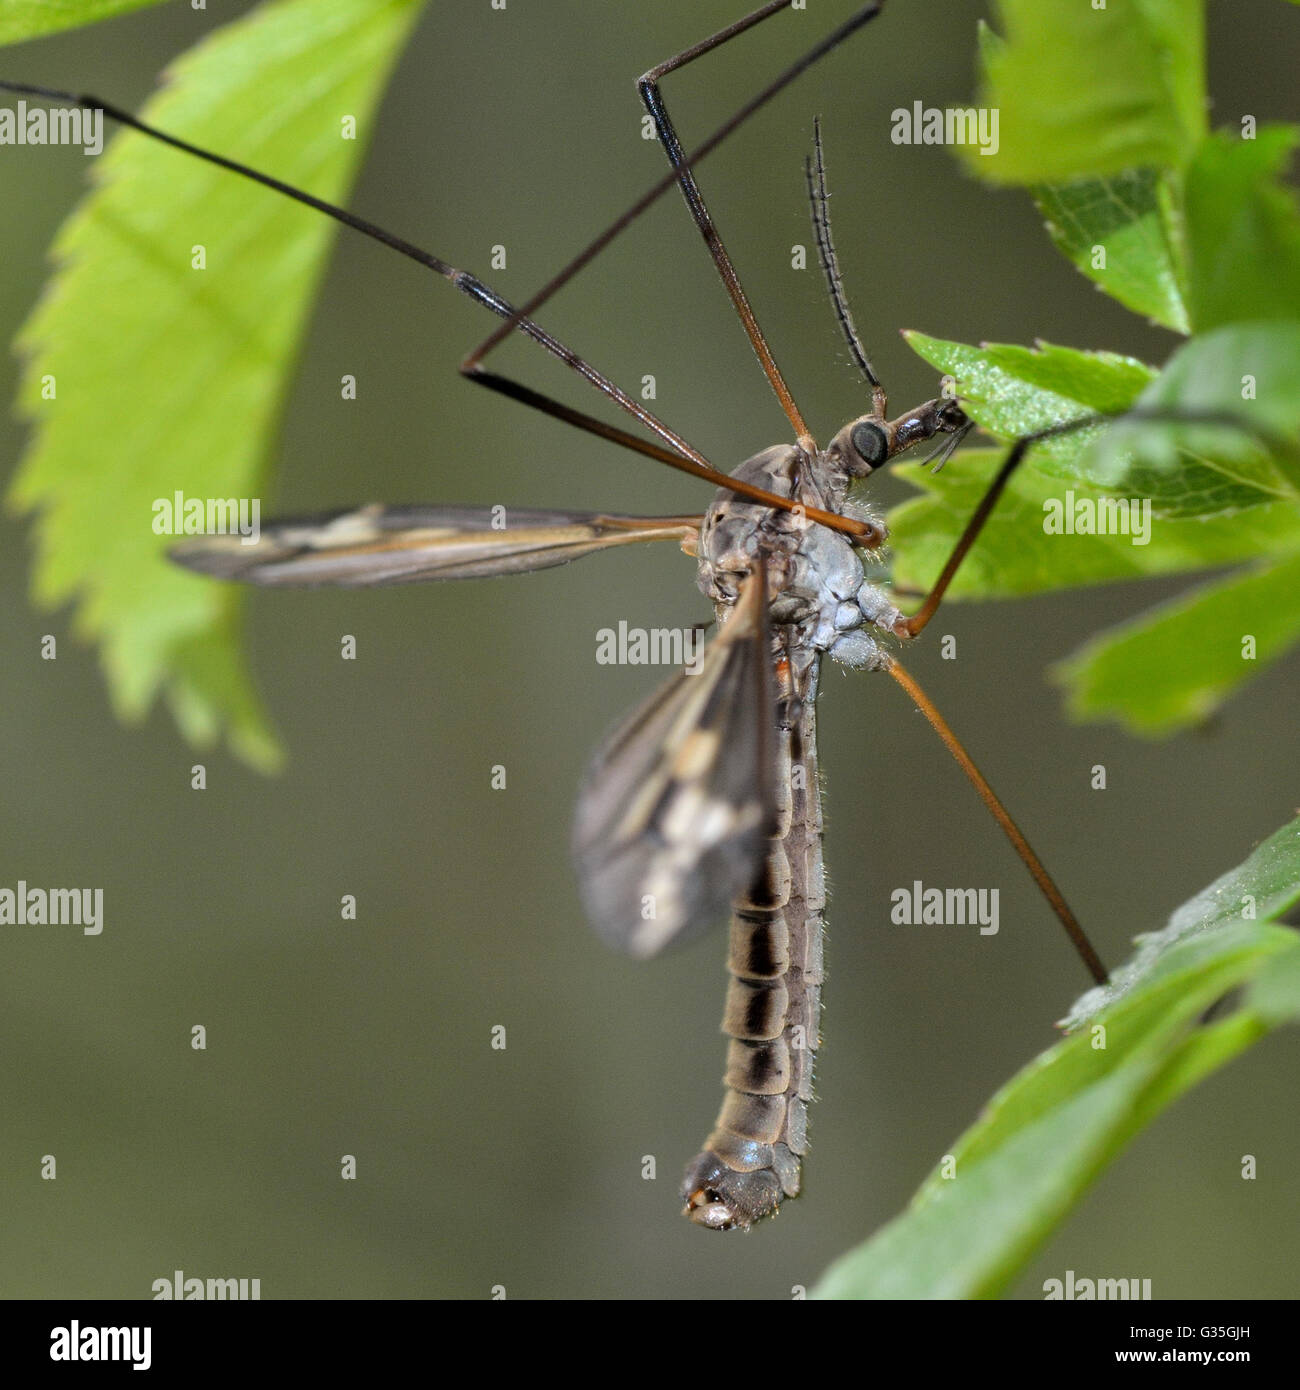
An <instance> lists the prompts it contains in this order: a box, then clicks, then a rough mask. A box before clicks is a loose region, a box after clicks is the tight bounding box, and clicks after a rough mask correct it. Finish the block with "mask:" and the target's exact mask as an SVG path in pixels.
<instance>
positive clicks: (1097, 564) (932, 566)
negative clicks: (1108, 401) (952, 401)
mask: <svg viewBox="0 0 1300 1390" xmlns="http://www.w3.org/2000/svg"><path fill="white" fill-rule="evenodd" d="M1005 456H1006V455H1005V451H1004V450H986V449H978V450H970V451H966V452H963V453H961V454H959V455H958V456H957V457H956V458H955V459H954V460H953V461H952V462H951V463H950V464H949V465H948V466H947V467H946V468H945V469H944V470H943V472H942V473H938V474H935V473H932V472H931V471H930V470H929V469H928V468H925V467H923V466H922V465H921V464H915V463H913V464H899V465H895V470H894V471H895V473H896V474H897V475H898V476H899V477H902V478H904V479H905V480H906V481H907V482H909V483H912V484H914V485H915V486H916V487H918V488H919V489H921V491H922V493H923V495H922V496H920V497H913V498H910V499H909V500H908V501H906V502H903V503H902V504H901V505H899V506H898V507H896V508H894V510H893V511H892V512H891V513H890V514H889V517H888V518H887V520H888V524H889V530H890V533H891V537H892V540H891V546H892V554H891V568H892V572H893V578H894V583H895V584H897V585H899V586H900V587H903V588H907V589H912V590H915V591H917V592H924V591H926V590H928V589H929V588H930V586H931V585H932V584H933V583H934V581H935V580H936V579H937V578H938V577H939V573H940V571H941V570H942V568H943V566H944V564H945V562H946V561H947V559H948V556H949V555H951V554H952V550H953V547H954V546H955V545H956V544H957V540H958V537H959V536H960V535H961V533H962V531H963V530H964V529H965V526H966V523H967V522H968V521H969V520H970V518H971V516H972V514H973V513H974V511H975V508H976V507H977V506H978V505H979V502H980V499H981V498H982V497H983V496H984V493H985V492H986V491H987V489H988V486H989V484H990V483H991V482H992V481H993V476H994V474H995V473H996V472H997V469H998V466H999V465H1000V464H1001V462H1002V460H1003V459H1004V458H1005ZM1113 496H1114V494H1113V493H1110V492H1107V491H1105V490H1103V489H1101V488H1097V487H1094V486H1092V485H1090V484H1089V483H1086V482H1083V481H1076V482H1073V483H1071V484H1070V485H1069V486H1068V487H1067V486H1065V485H1063V483H1062V482H1061V481H1060V480H1058V479H1055V478H1052V477H1050V476H1048V475H1045V474H1042V473H1039V472H1037V471H1036V470H1035V469H1032V468H1027V467H1023V468H1020V469H1018V470H1017V471H1016V473H1015V474H1014V475H1013V476H1012V479H1011V482H1010V484H1009V485H1008V487H1007V490H1006V492H1005V493H1004V494H1003V496H1002V499H1001V500H1000V501H999V503H998V505H997V507H996V508H995V509H994V512H993V515H992V516H991V517H990V518H989V520H988V521H987V522H986V523H985V526H984V529H983V531H981V533H980V537H979V540H978V541H977V542H976V544H975V546H974V548H973V549H972V550H971V551H970V553H969V554H968V555H967V556H966V559H965V560H964V561H963V562H962V566H961V568H960V569H959V570H958V571H957V577H956V579H954V580H953V583H952V587H951V588H950V589H949V590H948V594H947V597H946V599H945V602H951V601H952V600H954V599H957V600H960V599H971V598H1021V597H1024V596H1026V595H1028V594H1040V593H1053V592H1056V591H1058V590H1061V589H1072V588H1078V587H1080V586H1083V585H1089V584H1111V583H1116V582H1118V581H1120V580H1125V579H1144V578H1150V577H1153V576H1156V575H1162V574H1180V573H1185V572H1190V571H1195V570H1204V569H1213V568H1215V567H1217V566H1220V565H1229V564H1238V563H1242V562H1245V561H1249V560H1254V559H1257V558H1259V557H1260V556H1265V555H1286V554H1291V553H1295V552H1297V551H1300V507H1297V506H1296V505H1294V504H1292V503H1285V502H1277V503H1273V504H1272V505H1269V506H1262V507H1257V508H1255V509H1254V510H1253V511H1252V512H1251V513H1250V524H1249V526H1245V525H1242V524H1241V523H1240V521H1239V520H1238V519H1237V517H1236V516H1235V515H1228V516H1216V517H1206V518H1185V519H1182V520H1177V519H1172V520H1171V519H1165V518H1160V517H1152V518H1150V519H1149V527H1150V529H1149V531H1148V532H1147V535H1148V537H1149V539H1148V541H1147V543H1146V544H1135V543H1134V542H1135V539H1136V540H1139V541H1140V540H1141V535H1140V526H1139V527H1135V528H1134V532H1133V533H1130V534H1123V533H1119V534H1106V535H1089V534H1085V533H1083V532H1082V531H1081V530H1080V528H1079V527H1078V526H1077V525H1076V526H1075V527H1074V528H1073V533H1067V534H1060V533H1055V534H1052V533H1049V532H1048V531H1047V529H1046V528H1045V523H1046V521H1047V520H1048V515H1049V510H1048V509H1049V508H1051V509H1052V511H1053V512H1054V511H1055V510H1056V509H1058V508H1064V509H1067V510H1069V511H1071V512H1072V513H1073V514H1074V515H1075V516H1076V517H1078V516H1080V514H1081V513H1082V512H1086V510H1087V509H1088V508H1090V507H1096V505H1097V504H1098V503H1099V502H1101V501H1102V500H1103V499H1109V498H1111V497H1113ZM1126 500H1127V499H1126ZM1139 503H1140V499H1139ZM1140 519H1141V514H1140V513H1139V520H1140ZM1135 533H1136V534H1135Z"/></svg>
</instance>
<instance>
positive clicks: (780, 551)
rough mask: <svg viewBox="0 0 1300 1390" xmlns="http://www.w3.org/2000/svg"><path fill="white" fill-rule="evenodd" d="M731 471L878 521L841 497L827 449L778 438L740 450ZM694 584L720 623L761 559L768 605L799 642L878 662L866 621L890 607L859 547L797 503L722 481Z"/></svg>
mask: <svg viewBox="0 0 1300 1390" xmlns="http://www.w3.org/2000/svg"><path fill="white" fill-rule="evenodd" d="M731 476H732V477H733V478H738V479H740V480H742V481H744V482H747V483H752V484H754V485H755V486H757V487H762V488H765V489H766V490H767V491H769V492H774V493H776V494H777V496H779V497H789V498H790V499H791V500H793V501H795V502H797V503H799V505H800V507H816V508H820V509H822V510H825V511H834V512H839V513H842V514H847V513H850V512H851V513H852V514H853V515H855V516H860V517H861V518H862V519H864V520H867V519H869V520H873V521H874V520H877V518H875V517H873V516H871V515H870V514H869V513H867V512H866V511H863V510H862V509H860V508H851V507H850V506H849V504H848V500H847V498H848V483H849V479H848V475H847V473H846V472H845V470H844V469H843V467H842V465H841V464H840V463H839V460H838V458H837V457H836V456H835V455H833V454H830V453H818V454H815V455H813V454H808V453H806V452H805V451H804V450H802V449H800V448H798V447H797V446H796V445H791V444H782V445H776V446H774V447H773V448H770V449H765V450H764V451H763V452H762V453H759V454H755V455H754V456H753V457H752V458H750V459H746V460H745V462H744V463H742V464H741V465H740V467H739V468H736V469H735V470H733V472H732V474H731ZM699 559H700V565H699V575H698V581H697V582H698V584H699V587H700V589H701V590H702V591H703V593H704V594H705V595H706V596H707V597H708V598H710V599H712V600H713V603H714V607H715V610H716V611H717V615H718V620H719V621H720V622H725V621H726V619H727V617H728V615H729V610H730V609H731V607H732V606H733V605H734V604H735V602H736V599H737V596H738V595H739V593H740V589H741V585H742V584H743V582H744V580H745V579H746V577H747V576H748V575H750V574H751V573H753V571H754V570H755V569H756V568H758V567H759V566H762V568H763V570H764V573H765V578H766V582H767V597H768V613H769V618H770V621H771V622H772V623H773V625H774V626H777V627H789V628H792V629H793V634H792V635H794V636H795V638H796V640H797V641H798V643H799V644H800V645H802V646H805V647H807V648H808V649H810V650H812V651H818V652H827V653H829V655H830V656H832V657H834V658H835V660H837V661H842V662H844V663H845V664H847V665H850V666H874V665H879V664H880V662H881V661H882V660H883V659H884V655H883V652H882V651H881V649H880V648H879V647H878V646H877V644H876V642H875V639H874V638H872V637H871V636H869V635H868V634H867V633H866V632H864V631H862V629H863V627H864V626H865V625H870V624H880V625H881V626H888V624H889V623H890V622H891V621H892V620H893V619H894V618H896V617H897V616H899V615H898V610H897V609H896V608H894V606H893V604H892V603H891V602H890V600H889V596H888V593H887V591H886V590H884V589H883V588H881V587H880V586H879V585H877V584H873V583H871V582H869V580H868V579H867V575H866V571H865V569H864V566H863V560H862V555H861V552H859V551H858V550H857V549H856V548H855V547H854V546H853V544H852V542H851V541H849V539H848V538H847V537H846V536H845V535H843V534H841V533H840V532H838V531H832V530H830V529H829V528H828V527H825V526H820V525H818V524H817V523H815V522H811V521H809V520H808V517H807V515H806V514H805V513H804V512H803V511H802V510H795V511H778V510H776V509H774V508H770V507H765V506H763V505H762V504H761V503H758V502H751V501H749V500H748V499H746V498H744V497H742V496H740V495H738V494H736V493H733V492H729V491H727V490H725V489H723V490H720V491H719V492H718V493H717V494H716V495H715V497H714V499H713V503H712V505H711V506H710V507H709V510H708V512H707V514H706V515H705V518H704V525H703V526H702V527H701V529H700V539H699Z"/></svg>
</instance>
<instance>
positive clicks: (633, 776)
mask: <svg viewBox="0 0 1300 1390" xmlns="http://www.w3.org/2000/svg"><path fill="white" fill-rule="evenodd" d="M770 661H771V655H770V651H769V643H768V640H767V621H766V600H765V597H764V593H763V582H762V579H761V577H760V576H757V575H756V576H754V577H752V578H750V579H749V580H747V581H746V584H745V587H744V589H743V590H742V592H741V595H740V598H739V599H738V601H737V603H736V607H735V608H734V609H733V610H732V614H731V617H730V619H728V621H727V623H726V624H725V626H724V627H723V629H722V631H721V632H720V633H719V634H718V636H717V637H716V638H715V639H714V640H713V642H712V644H711V645H710V646H709V648H708V649H707V651H706V652H705V654H704V657H703V660H702V662H701V663H700V666H699V669H698V673H697V674H694V675H692V674H688V673H687V672H683V673H682V674H681V675H678V676H676V677H674V678H673V679H672V680H671V681H669V682H668V684H667V685H665V686H663V687H662V688H661V689H660V690H658V691H656V692H655V694H654V695H653V696H652V697H651V698H650V699H649V700H647V701H646V703H645V704H644V705H642V706H641V708H640V709H638V710H636V711H635V713H633V714H632V715H631V716H630V717H629V718H628V719H627V720H625V721H624V723H623V724H622V725H621V726H620V727H619V728H618V729H617V730H616V731H615V732H614V734H613V736H612V737H611V738H610V739H609V741H608V742H607V743H606V745H605V746H604V748H602V749H601V751H600V752H599V753H598V754H597V756H596V758H595V761H594V762H593V764H592V767H591V769H590V771H589V772H588V774H587V778H586V781H585V782H584V784H583V787H582V790H581V792H580V794H579V797H578V807H577V813H576V817H575V824H574V836H573V844H574V857H575V859H576V862H577V868H578V884H579V888H580V891H581V893H582V898H583V902H584V905H585V906H586V909H587V915H588V916H589V917H590V919H591V923H592V926H593V927H595V929H596V931H597V932H598V933H599V935H600V936H601V937H603V938H604V940H605V941H607V942H608V943H609V944H610V945H612V946H614V947H616V948H617V949H619V950H621V951H626V952H627V953H628V954H630V955H633V956H638V957H646V956H651V955H654V954H655V953H656V952H657V951H659V950H661V949H662V948H663V947H664V946H666V945H667V944H668V942H670V941H672V940H674V939H681V938H685V937H689V936H691V935H692V934H694V933H696V932H698V931H700V930H702V929H703V928H704V927H706V926H708V925H709V924H710V923H711V922H713V921H715V920H717V919H718V918H720V917H721V916H722V915H724V913H725V912H726V909H727V906H728V904H729V903H730V902H731V900H732V899H733V898H734V897H735V896H736V895H737V894H738V893H740V892H742V891H743V890H745V889H747V888H748V887H749V886H750V885H751V884H752V883H753V882H754V880H755V878H756V877H757V874H758V871H759V869H760V867H761V865H762V862H763V856H764V853H765V843H764V842H765V840H766V838H767V836H768V835H769V834H770V833H771V830H772V822H773V812H772V795H771V780H772V779H771V767H770V763H771V758H772V745H773V739H772V727H773V726H772V721H773V709H772V697H771V692H770V682H769V672H768V668H769V664H770Z"/></svg>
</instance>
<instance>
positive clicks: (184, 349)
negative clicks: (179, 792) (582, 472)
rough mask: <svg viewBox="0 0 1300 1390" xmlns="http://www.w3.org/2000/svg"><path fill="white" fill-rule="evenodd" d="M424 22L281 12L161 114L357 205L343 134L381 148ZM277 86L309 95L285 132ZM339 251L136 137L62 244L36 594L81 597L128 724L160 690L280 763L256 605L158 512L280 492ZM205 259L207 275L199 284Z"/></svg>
mask: <svg viewBox="0 0 1300 1390" xmlns="http://www.w3.org/2000/svg"><path fill="white" fill-rule="evenodd" d="M418 12H419V5H418V4H417V3H415V0H328V3H320V0H282V3H279V4H274V5H270V6H266V7H263V8H261V9H259V10H257V11H255V12H254V13H253V14H252V15H251V16H250V17H249V18H247V19H245V20H242V21H240V22H238V23H236V24H232V25H230V26H228V27H227V28H225V29H223V30H221V31H219V32H218V33H216V34H215V35H213V36H212V37H211V38H209V39H207V40H206V41H205V42H203V43H202V44H200V45H199V46H198V47H197V48H195V49H194V50H192V51H191V52H190V53H189V54H188V55H186V56H185V57H184V58H183V59H182V60H181V62H179V63H178V64H177V65H176V67H175V69H174V70H173V72H172V73H171V75H170V76H171V80H170V83H169V85H168V87H167V89H166V90H165V91H164V92H163V93H162V94H161V95H160V96H159V97H158V98H157V99H156V100H155V101H154V102H153V103H152V104H151V106H150V108H149V109H148V110H147V111H146V112H145V113H144V117H145V119H146V120H148V121H150V122H151V123H153V124H155V125H157V126H159V127H161V128H162V129H164V130H168V131H173V132H176V133H183V134H184V135H185V136H186V137H187V138H189V139H191V140H193V141H194V142H195V143H197V144H200V145H204V146H206V147H208V148H211V149H215V150H218V151H220V152H222V153H225V154H228V155H230V156H232V157H234V158H238V159H241V160H244V161H246V162H248V163H250V164H252V165H253V166H254V167H257V168H261V169H264V170H266V171H268V172H272V173H274V174H276V175H277V176H278V177H280V178H282V179H284V180H285V181H286V182H288V183H292V184H296V185H298V186H300V187H303V188H306V189H308V190H309V191H311V192H313V193H315V194H316V195H317V196H319V197H323V198H326V199H329V200H331V201H334V202H340V201H343V200H344V199H345V198H346V194H347V190H348V187H349V185H350V182H351V180H352V178H353V176H354V175H355V172H356V169H357V165H358V162H359V159H360V156H361V153H362V151H363V149H364V146H365V139H364V138H362V139H350V138H348V139H345V138H343V127H342V124H341V123H342V120H343V118H344V117H355V119H356V121H357V126H358V129H359V131H360V132H361V134H362V136H363V137H364V136H365V135H367V134H368V133H369V131H370V129H371V126H372V124H373V112H374V109H375V106H376V104H377V102H378V100H379V97H380V95H381V93H382V91H383V87H384V82H385V79H386V77H387V74H388V72H389V69H390V67H391V65H392V63H393V61H394V59H395V57H396V55H397V53H398V52H399V50H400V48H401V45H402V42H403V40H404V39H405V38H406V36H407V34H408V32H409V30H410V28H411V25H412V23H413V22H414V20H415V18H416V16H417V15H418ZM271 74H274V82H275V86H276V89H277V90H281V91H291V92H296V93H297V100H296V102H295V103H294V104H293V105H291V106H289V107H287V108H286V107H285V106H283V105H277V106H276V108H275V110H274V114H273V115H272V114H269V113H268V112H267V111H266V109H265V107H264V104H263V100H262V94H263V92H264V91H265V90H266V88H267V86H268V85H270V80H271ZM250 113H253V114H255V115H256V119H255V120H254V119H250ZM333 235H334V227H333V225H332V224H331V223H329V222H328V221H326V219H324V218H322V217H320V216H319V215H318V214H316V213H313V212H312V211H310V210H309V209H306V208H303V207H300V206H298V205H296V204H293V203H290V202H288V201H287V200H286V199H283V198H277V197H276V196H275V195H274V194H272V193H269V192H268V191H267V190H266V189H264V188H261V187H258V186H257V185H255V184H252V183H249V182H248V181H246V180H241V179H239V178H236V177H234V176H232V175H230V174H228V173H225V172H223V171H221V170H218V169H215V168H213V167H212V166H210V165H208V164H204V163H202V162H201V161H199V160H197V159H194V158H191V157H188V156H185V155H183V154H179V153H177V152H175V151H173V150H169V149H167V148H166V147H164V146H161V145H159V144H157V143H156V142H153V141H149V140H146V139H144V138H142V137H140V136H138V135H133V134H128V135H126V136H122V137H119V138H118V139H117V140H115V141H114V143H113V145H112V146H111V148H110V149H109V150H108V151H107V152H106V154H105V155H104V156H103V159H102V161H101V164H100V187H99V188H98V189H97V190H96V191H95V192H94V193H93V194H92V195H91V196H90V198H89V199H88V200H87V201H86V202H85V203H84V204H83V205H82V207H81V208H80V209H79V210H78V211H77V212H76V213H75V214H74V215H73V216H72V218H71V219H70V220H69V221H68V223H67V224H66V225H65V226H64V228H63V229H62V231H61V233H60V235H59V238H58V242H57V245H56V248H55V249H56V254H57V256H58V258H59V260H60V262H61V268H60V270H59V272H58V274H57V276H56V278H55V279H54V281H53V283H52V284H51V286H50V288H49V290H48V291H47V293H46V296H45V298H44V299H43V300H42V302H41V303H40V304H39V305H38V307H37V308H36V310H35V312H34V313H33V314H32V316H31V318H30V320H29V321H28V323H27V324H26V326H25V327H24V329H23V332H22V336H21V347H22V348H23V350H24V351H25V352H26V353H27V354H28V358H29V361H28V363H27V370H26V373H25V379H24V384H23V387H22V392H21V407H22V409H23V411H24V413H25V414H26V415H28V416H30V417H31V418H32V419H33V420H35V421H36V424H37V428H36V430H35V433H34V438H33V440H32V444H31V447H30V450H29V453H28V456H27V458H26V460H25V462H24V464H23V466H22V468H21V470H20V472H19V473H18V475H17V477H16V479H15V482H14V485H13V490H12V494H11V500H12V501H13V502H14V503H15V504H16V505H17V506H19V507H21V508H23V509H25V510H29V511H32V512H35V513H37V515H36V519H35V521H34V523H33V530H34V534H35V537H36V543H37V550H38V558H37V564H36V570H35V578H34V585H33V587H34V592H35V595H36V597H37V599H38V600H39V601H40V602H42V603H44V604H47V605H55V604H60V603H64V602H67V601H68V600H75V602H76V605H77V609H76V624H77V629H78V632H79V634H80V635H83V636H86V637H89V638H93V639H95V640H97V641H98V642H99V643H100V646H101V654H102V661H103V666H104V669H105V672H106V674H107V676H108V680H109V685H110V689H111V692H112V697H113V702H114V706H115V708H116V710H117V711H118V713H119V715H120V716H121V717H123V718H129V719H138V718H141V717H143V715H144V713H145V712H146V711H147V709H148V708H149V705H150V704H151V702H152V700H153V699H154V697H155V696H156V695H157V694H158V693H160V692H162V693H164V694H165V695H166V698H167V699H168V701H169V702H170V703H171V705H172V707H173V709H174V710H175V711H176V712H177V715H178V717H179V718H180V719H181V722H182V724H183V726H184V727H185V729H186V732H187V733H188V734H190V736H192V737H196V738H202V739H205V740H206V739H209V738H211V737H212V736H214V735H215V733H216V732H217V730H218V729H219V728H220V727H222V726H226V727H228V728H229V730H230V739H231V743H232V746H233V747H234V748H235V749H236V751H238V752H239V753H240V754H241V755H242V756H243V757H245V758H246V759H248V760H249V761H251V762H253V763H255V764H257V765H261V766H266V765H269V764H271V763H273V762H274V760H275V758H276V755H277V749H276V745H275V742H274V739H273V738H272V736H271V735H270V733H269V732H268V730H267V728H266V726H265V722H264V719H263V716H262V714H261V711H260V707H259V705H258V702H257V700H256V698H255V697H254V695H253V694H252V692H251V690H250V688H249V683H248V678H247V676H246V674H245V669H244V664H243V658H242V656H241V654H240V650H239V624H238V621H237V614H238V611H239V596H238V591H237V590H235V589H232V588H228V587H227V586H224V585H216V584H211V583H207V582H205V581H203V580H202V579H199V578H197V577H195V576H193V575H190V574H187V573H185V572H183V571H181V570H178V569H176V568H175V567H174V566H171V565H169V564H168V563H167V562H166V561H165V559H164V558H163V556H164V551H165V549H166V548H167V546H168V545H169V544H170V543H171V538H170V537H168V536H166V535H157V534H155V533H154V531H153V519H154V504H155V502H156V501H157V500H158V499H171V498H172V496H173V494H174V493H175V492H176V491H177V490H180V491H182V492H183V493H184V494H185V495H186V496H187V497H191V498H200V499H204V498H245V499H250V498H258V497H259V495H260V489H261V483H262V480H263V478H264V477H265V470H266V465H267V459H268V455H269V453H270V450H271V448H272V445H273V441H274V433H275V429H276V425H277V423H278V420H279V416H280V411H281V407H282V404H283V401H284V397H285V393H286V391H287V388H288V385H289V373H290V371H291V368H292V364H293V362H294V359H295V354H296V350H297V347H298V345H299V343H300V341H301V338H302V335H303V333H304V331H305V328H306V324H307V317H308V311H309V306H310V304H311V300H312V296H313V293H314V290H315V287H316V285H317V283H318V282H319V279H320V276H321V274H322V271H323V269H324V264H325V256H326V252H327V250H328V247H329V245H330V243H331V240H332V238H333ZM196 245H199V246H202V247H203V248H204V250H205V255H206V268H205V269H194V268H191V264H192V257H193V255H194V247H195V246H196ZM47 382H53V383H54V398H53V399H46V398H45V397H46V395H47V394H49V393H48V391H47V390H46V384H47Z"/></svg>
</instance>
